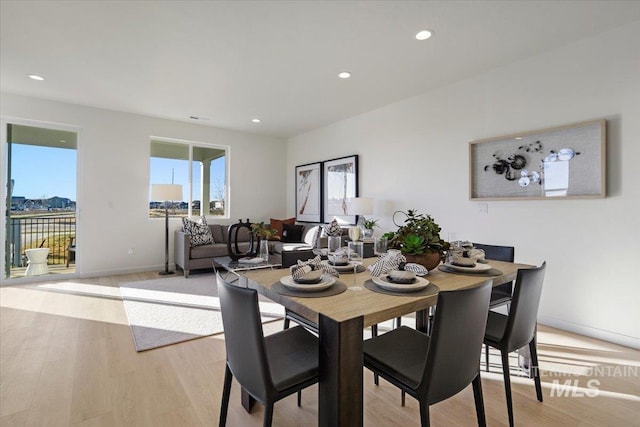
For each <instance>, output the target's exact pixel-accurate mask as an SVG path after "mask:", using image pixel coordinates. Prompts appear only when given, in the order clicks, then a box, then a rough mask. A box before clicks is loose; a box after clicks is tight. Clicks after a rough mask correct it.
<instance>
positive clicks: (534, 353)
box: [529, 335, 542, 402]
mask: <svg viewBox="0 0 640 427" xmlns="http://www.w3.org/2000/svg"><path fill="white" fill-rule="evenodd" d="M529 353H531V369H533V382H534V384H535V385H536V396H537V397H538V401H540V402H542V384H541V383H540V365H538V350H536V337H535V335H534V336H533V339H532V340H531V342H530V343H529Z"/></svg>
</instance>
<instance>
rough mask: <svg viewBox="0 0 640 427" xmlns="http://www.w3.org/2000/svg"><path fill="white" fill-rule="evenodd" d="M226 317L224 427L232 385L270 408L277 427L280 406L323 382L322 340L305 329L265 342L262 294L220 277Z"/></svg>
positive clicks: (266, 423)
mask: <svg viewBox="0 0 640 427" xmlns="http://www.w3.org/2000/svg"><path fill="white" fill-rule="evenodd" d="M216 280H217V283H218V296H219V298H220V309H221V311H222V323H223V326H224V338H225V346H226V349H227V364H226V369H225V373H224V388H223V392H222V404H221V407H220V426H224V425H225V424H226V421H227V410H228V408H229V395H230V393H231V380H232V379H233V377H234V376H235V377H236V380H237V381H238V382H239V383H240V385H241V386H242V388H243V389H244V390H245V391H246V392H247V393H249V395H251V396H252V397H253V398H254V399H255V400H257V401H258V402H260V403H262V404H263V405H264V409H265V410H264V420H263V425H264V426H265V427H268V426H271V420H272V418H273V405H274V403H275V402H277V401H278V400H280V399H282V398H284V397H286V396H288V395H290V394H293V393H296V392H298V406H300V391H301V390H302V389H304V388H306V387H308V386H310V385H312V384H315V383H317V382H318V352H319V350H318V339H317V338H316V337H315V336H314V335H312V334H311V333H309V332H308V331H307V330H305V329H304V328H301V327H295V328H291V329H287V330H284V331H280V332H277V333H275V334H273V335H268V336H266V337H265V336H264V335H263V331H262V323H261V321H260V311H259V307H258V293H257V292H256V291H255V290H254V289H246V288H240V287H237V286H233V285H231V284H229V283H227V282H225V281H224V280H223V279H222V278H221V277H220V275H219V274H217V275H216Z"/></svg>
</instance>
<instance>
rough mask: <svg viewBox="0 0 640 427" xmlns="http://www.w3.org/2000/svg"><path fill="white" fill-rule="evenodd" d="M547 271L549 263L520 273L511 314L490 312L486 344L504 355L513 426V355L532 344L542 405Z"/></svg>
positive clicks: (533, 366) (538, 393)
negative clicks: (539, 334)
mask: <svg viewBox="0 0 640 427" xmlns="http://www.w3.org/2000/svg"><path fill="white" fill-rule="evenodd" d="M545 269H546V262H544V263H543V264H542V265H541V266H540V267H536V268H531V269H520V270H518V274H517V276H516V283H515V286H514V290H513V298H512V300H511V309H510V310H509V315H508V316H506V315H504V314H501V313H497V312H495V311H489V317H488V319H487V331H486V333H485V336H484V343H485V344H486V345H489V346H491V347H494V348H497V349H498V350H500V354H501V355H502V372H503V376H504V387H505V393H506V396H507V411H508V412H509V425H510V426H513V402H512V398H511V381H510V378H509V353H511V352H512V351H516V350H518V349H519V348H522V347H524V346H526V345H529V352H530V353H531V364H530V369H531V372H532V373H533V381H534V383H535V387H536V395H537V397H538V400H539V401H540V402H542V386H541V384H540V370H539V367H538V353H537V350H536V325H537V316H538V306H539V305H540V295H541V294H542V283H543V281H544V272H545Z"/></svg>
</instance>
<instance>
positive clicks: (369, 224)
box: [362, 219, 378, 230]
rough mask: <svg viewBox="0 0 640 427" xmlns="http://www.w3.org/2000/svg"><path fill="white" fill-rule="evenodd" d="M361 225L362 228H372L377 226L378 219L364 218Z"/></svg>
mask: <svg viewBox="0 0 640 427" xmlns="http://www.w3.org/2000/svg"><path fill="white" fill-rule="evenodd" d="M362 226H363V227H364V228H366V229H367V230H373V229H374V228H375V227H377V226H378V220H377V219H365V220H364V221H362Z"/></svg>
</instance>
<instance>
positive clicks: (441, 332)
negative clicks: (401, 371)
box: [418, 280, 493, 405]
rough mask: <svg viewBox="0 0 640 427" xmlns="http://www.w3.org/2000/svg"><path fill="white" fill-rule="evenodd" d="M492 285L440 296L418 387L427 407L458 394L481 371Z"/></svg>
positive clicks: (488, 282) (487, 284)
mask: <svg viewBox="0 0 640 427" xmlns="http://www.w3.org/2000/svg"><path fill="white" fill-rule="evenodd" d="M492 284H493V280H488V281H486V282H484V283H483V284H481V285H479V286H476V287H474V288H469V289H464V290H458V291H449V292H440V293H439V294H438V301H437V305H436V314H435V317H434V321H433V329H432V330H433V332H432V334H431V341H430V343H429V350H428V354H427V359H426V367H425V373H424V376H423V379H422V382H421V383H420V385H418V390H420V391H419V392H421V393H420V394H423V393H426V396H427V402H428V404H430V405H431V404H433V403H437V402H440V401H441V400H444V399H447V398H449V397H451V396H453V395H455V394H457V393H458V392H460V390H462V389H464V388H465V387H467V386H468V385H469V384H470V383H471V381H473V379H474V378H475V377H476V375H478V373H479V372H480V353H481V351H482V340H483V338H484V332H485V328H486V326H487V315H488V313H489V297H490V296H491V285H492Z"/></svg>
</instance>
